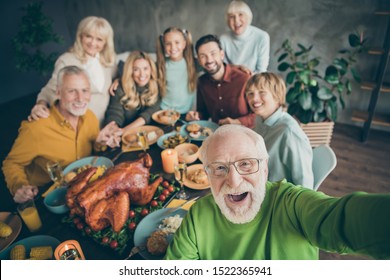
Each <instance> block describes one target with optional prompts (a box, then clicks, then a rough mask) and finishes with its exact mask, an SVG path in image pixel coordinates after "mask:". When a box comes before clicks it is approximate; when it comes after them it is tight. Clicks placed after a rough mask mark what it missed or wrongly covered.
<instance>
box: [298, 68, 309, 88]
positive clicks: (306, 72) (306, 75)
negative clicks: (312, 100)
mask: <svg viewBox="0 0 390 280" xmlns="http://www.w3.org/2000/svg"><path fill="white" fill-rule="evenodd" d="M298 76H299V78H300V79H301V81H302V82H303V83H304V84H305V85H308V84H309V82H310V71H309V70H304V71H301V72H299V73H298Z"/></svg>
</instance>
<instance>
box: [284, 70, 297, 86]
mask: <svg viewBox="0 0 390 280" xmlns="http://www.w3.org/2000/svg"><path fill="white" fill-rule="evenodd" d="M296 75H297V72H295V71H291V72H290V73H288V74H287V77H286V83H287V84H288V85H291V84H292V83H293V82H294V80H295V76H296Z"/></svg>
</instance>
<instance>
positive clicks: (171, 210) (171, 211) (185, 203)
mask: <svg viewBox="0 0 390 280" xmlns="http://www.w3.org/2000/svg"><path fill="white" fill-rule="evenodd" d="M199 197H200V196H196V197H193V198H191V199H190V200H187V201H184V202H183V203H181V204H179V205H178V206H176V207H174V208H169V210H168V211H166V212H165V213H164V214H165V215H166V214H171V213H173V212H176V211H177V210H179V209H180V208H183V206H185V205H187V204H189V203H190V202H192V201H196V200H197V199H198V198H199Z"/></svg>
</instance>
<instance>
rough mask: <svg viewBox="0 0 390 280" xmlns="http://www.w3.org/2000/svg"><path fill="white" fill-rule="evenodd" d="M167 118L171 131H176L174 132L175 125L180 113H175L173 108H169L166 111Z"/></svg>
mask: <svg viewBox="0 0 390 280" xmlns="http://www.w3.org/2000/svg"><path fill="white" fill-rule="evenodd" d="M167 116H168V118H169V123H170V125H171V126H172V131H176V130H175V123H176V121H177V120H178V119H179V118H180V117H179V116H180V113H179V112H178V111H176V108H175V107H170V108H168V110H167Z"/></svg>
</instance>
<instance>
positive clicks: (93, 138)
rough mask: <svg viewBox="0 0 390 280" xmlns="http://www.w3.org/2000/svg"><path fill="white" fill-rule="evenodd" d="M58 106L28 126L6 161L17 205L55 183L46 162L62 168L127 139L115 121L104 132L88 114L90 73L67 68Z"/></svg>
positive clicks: (61, 78) (61, 74) (62, 75)
mask: <svg viewBox="0 0 390 280" xmlns="http://www.w3.org/2000/svg"><path fill="white" fill-rule="evenodd" d="M57 81H58V85H57V92H56V93H57V95H58V98H59V99H58V101H56V103H54V105H53V106H51V108H50V116H49V117H48V118H42V119H39V120H37V121H33V122H28V121H23V122H22V124H21V128H20V129H19V135H18V137H17V139H16V140H15V143H14V145H13V147H12V149H11V151H10V153H9V154H8V156H7V158H6V159H5V160H4V162H3V172H4V177H5V180H6V182H7V187H8V189H9V191H10V192H11V195H12V196H13V198H14V201H15V202H17V203H20V202H24V201H26V200H28V199H31V198H33V197H34V196H36V195H37V194H38V186H43V185H45V184H47V183H48V182H50V178H49V175H48V171H47V170H46V163H47V162H48V161H57V162H58V163H59V164H60V165H61V166H62V167H65V166H66V165H68V164H69V163H71V162H73V161H75V160H78V159H80V158H83V157H86V156H89V155H90V154H91V153H92V151H93V150H95V151H99V150H100V149H101V148H102V147H104V146H106V145H108V146H110V147H115V146H118V145H119V143H120V136H121V134H122V131H121V129H119V128H118V127H117V126H116V124H115V123H114V122H112V123H110V124H108V125H107V126H106V127H104V128H103V129H102V130H101V131H99V121H98V119H97V118H96V116H95V115H94V113H92V111H90V110H89V109H87V106H88V103H89V101H90V99H91V84H90V80H89V76H88V74H87V73H86V72H85V70H82V69H81V68H79V67H77V66H66V67H64V68H62V69H61V70H60V71H59V73H58V78H57Z"/></svg>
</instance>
